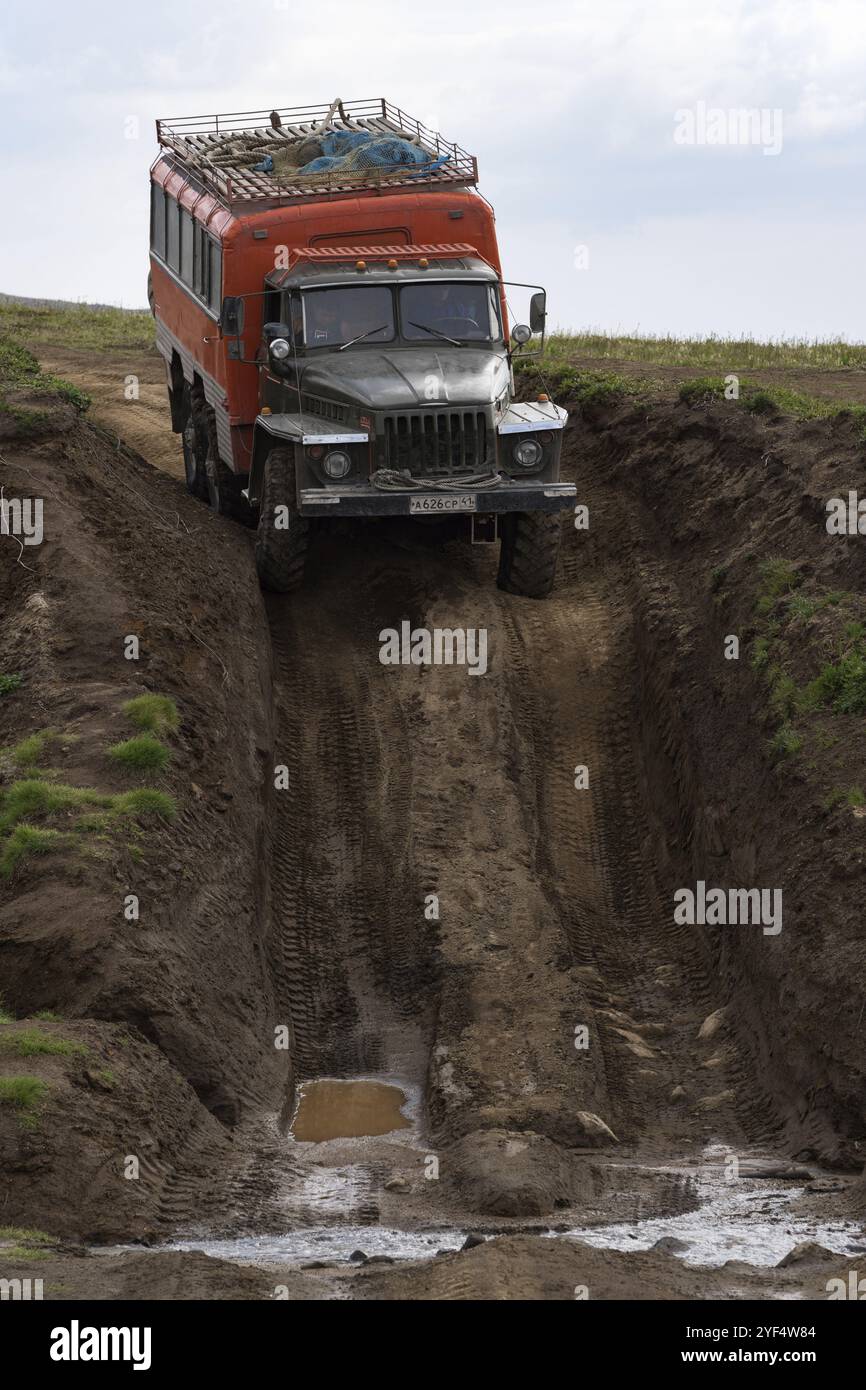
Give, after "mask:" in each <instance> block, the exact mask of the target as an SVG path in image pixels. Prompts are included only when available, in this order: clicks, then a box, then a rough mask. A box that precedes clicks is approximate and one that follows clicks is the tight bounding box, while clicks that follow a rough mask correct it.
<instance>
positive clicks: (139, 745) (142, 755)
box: [108, 734, 171, 772]
mask: <svg viewBox="0 0 866 1390" xmlns="http://www.w3.org/2000/svg"><path fill="white" fill-rule="evenodd" d="M108 754H109V757H111V758H113V759H114V761H115V762H116V763H119V764H120V765H121V767H124V768H127V769H128V770H129V771H131V772H161V771H162V770H163V768H164V767H166V765H167V764H168V762H169V760H170V758H171V751H170V749H168V748H166V746H165V744H164V743H160V741H159V739H158V738H155V737H154V735H153V734H137V735H136V737H135V738H128V739H126V740H124V742H123V743H115V744H114V745H113V746H112V747H111V748H109V750H108Z"/></svg>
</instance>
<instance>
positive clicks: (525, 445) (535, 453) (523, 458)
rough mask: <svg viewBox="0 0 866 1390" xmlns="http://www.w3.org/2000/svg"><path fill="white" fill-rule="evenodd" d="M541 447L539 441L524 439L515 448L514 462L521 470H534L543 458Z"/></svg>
mask: <svg viewBox="0 0 866 1390" xmlns="http://www.w3.org/2000/svg"><path fill="white" fill-rule="evenodd" d="M541 453H542V449H541V445H540V444H539V442H538V440H537V439H522V440H521V441H520V443H519V444H515V446H514V462H515V463H516V464H519V466H520V467H521V468H534V467H535V466H536V464H537V463H538V461H539V459H540V458H541Z"/></svg>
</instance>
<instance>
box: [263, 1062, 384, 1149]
mask: <svg viewBox="0 0 866 1390" xmlns="http://www.w3.org/2000/svg"><path fill="white" fill-rule="evenodd" d="M407 1103H408V1098H407V1096H406V1094H405V1092H404V1091H402V1090H401V1089H400V1088H399V1087H398V1086H392V1085H388V1084H386V1083H385V1082H382V1081H335V1080H330V1079H327V1078H325V1079H323V1080H321V1081H308V1082H304V1083H303V1085H301V1086H300V1087H299V1089H298V1100H297V1105H296V1107H295V1113H294V1115H293V1116H292V1122H291V1125H290V1127H289V1131H290V1134H291V1135H292V1137H293V1138H294V1139H296V1140H299V1141H302V1142H305V1143H321V1142H323V1141H324V1140H327V1139H359V1138H362V1137H363V1136H365V1135H371V1136H372V1135H378V1134H392V1133H393V1132H394V1131H395V1130H400V1129H410V1128H411V1126H412V1121H411V1119H409V1118H408V1116H406V1115H404V1114H403V1107H404V1106H405V1105H406V1104H407Z"/></svg>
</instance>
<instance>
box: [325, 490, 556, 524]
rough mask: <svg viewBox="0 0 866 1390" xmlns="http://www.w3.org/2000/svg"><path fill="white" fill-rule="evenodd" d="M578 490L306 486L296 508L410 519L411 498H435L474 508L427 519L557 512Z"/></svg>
mask: <svg viewBox="0 0 866 1390" xmlns="http://www.w3.org/2000/svg"><path fill="white" fill-rule="evenodd" d="M576 495H577V489H576V487H575V485H574V483H545V482H537V483H530V482H520V483H511V482H505V483H500V484H499V485H498V486H497V487H492V488H482V489H476V490H473V489H472V488H471V487H468V488H466V489H465V490H464V491H461V492H457V490H456V489H455V490H454V491H450V492H445V491H443V490H440V489H436V488H431V489H430V492H429V493H427V492H424V490H423V488H419V489H418V490H417V491H413V492H385V491H383V490H382V489H381V488H377V487H372V486H366V485H365V486H362V487H357V486H353V487H343V488H340V487H338V486H336V485H335V486H332V487H306V488H301V491H300V495H299V498H298V505H299V508H300V512H301V516H409V515H413V516H416V515H422V513H419V512H413V511H411V508H410V502H411V499H412V498H413V497H415V498H418V497H434V496H435V497H436V498H440V497H441V498H442V499H443V501H445V502H447V501H448V500H449V499H450V500H451V501H452V502H454V501H455V500H456V499H457V498H460V499H465V498H474V499H475V506H474V507H469V506H465V505H464V506H452V507H448V506H443V507H442V508H441V510H439V509H438V508H431V509H430V510H429V511H425V512H424V513H423V515H428V516H459V515H461V514H462V515H466V516H472V515H473V514H476V515H477V514H479V513H482V514H483V513H484V512H560V511H564V510H565V509H566V508H568V507H573V506H574V500H575V497H576Z"/></svg>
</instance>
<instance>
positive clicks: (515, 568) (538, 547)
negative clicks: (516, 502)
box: [496, 512, 562, 598]
mask: <svg viewBox="0 0 866 1390" xmlns="http://www.w3.org/2000/svg"><path fill="white" fill-rule="evenodd" d="M561 539H562V523H561V521H560V518H559V513H558V512H511V513H510V514H509V515H508V516H505V517H503V519H502V544H501V546H500V550H499V575H498V578H497V581H496V582H497V584H498V585H499V588H500V589H505V590H506V592H507V593H509V594H522V595H523V596H524V598H547V595H548V594H549V593H550V591H551V589H552V588H553V581H554V579H555V578H556V562H557V559H558V558H559V543H560V540H561Z"/></svg>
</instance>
